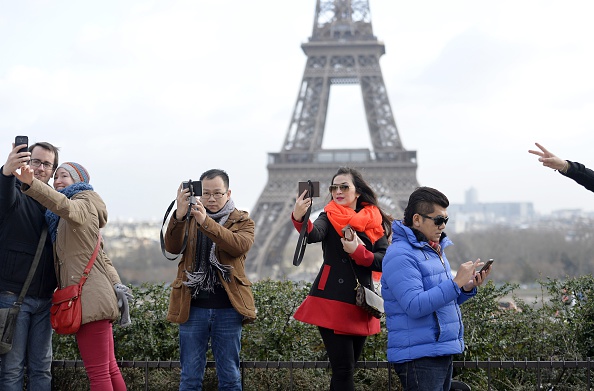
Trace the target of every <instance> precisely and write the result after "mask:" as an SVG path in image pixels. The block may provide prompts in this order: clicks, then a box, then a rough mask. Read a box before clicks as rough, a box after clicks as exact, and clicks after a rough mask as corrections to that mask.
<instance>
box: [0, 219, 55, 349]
mask: <svg viewBox="0 0 594 391" xmlns="http://www.w3.org/2000/svg"><path fill="white" fill-rule="evenodd" d="M46 237H47V227H44V228H43V231H41V237H40V238H39V243H38V244H37V251H36V252H35V258H33V263H32V264H31V268H30V269H29V274H27V279H26V280H25V283H24V284H23V288H22V289H21V293H20V294H19V297H18V299H17V301H15V302H14V304H13V305H12V307H10V308H0V355H2V354H6V353H8V352H10V350H11V349H12V337H13V336H14V329H15V327H16V320H17V316H18V315H19V312H20V311H21V305H22V304H23V300H25V295H26V294H27V291H28V290H29V285H31V280H32V279H33V275H34V274H35V270H37V265H38V264H39V258H41V253H42V252H43V246H44V244H45V238H46Z"/></svg>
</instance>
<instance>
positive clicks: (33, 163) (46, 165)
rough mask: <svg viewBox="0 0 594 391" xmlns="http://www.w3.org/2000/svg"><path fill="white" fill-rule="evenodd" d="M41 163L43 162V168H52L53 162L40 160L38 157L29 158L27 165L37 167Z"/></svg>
mask: <svg viewBox="0 0 594 391" xmlns="http://www.w3.org/2000/svg"><path fill="white" fill-rule="evenodd" d="M42 164H43V168H45V169H46V170H51V169H53V168H54V164H53V163H50V162H42V161H41V160H39V159H31V160H29V165H30V166H31V167H35V168H37V167H39V166H41V165H42Z"/></svg>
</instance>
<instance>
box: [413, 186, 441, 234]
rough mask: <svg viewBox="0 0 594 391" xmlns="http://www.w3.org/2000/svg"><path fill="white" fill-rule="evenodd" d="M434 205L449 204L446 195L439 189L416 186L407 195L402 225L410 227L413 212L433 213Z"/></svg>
mask: <svg viewBox="0 0 594 391" xmlns="http://www.w3.org/2000/svg"><path fill="white" fill-rule="evenodd" d="M434 205H439V206H441V207H442V208H447V207H448V206H450V201H449V200H448V197H446V196H445V194H443V193H442V192H440V191H439V190H436V189H433V188H431V187H425V186H423V187H418V188H416V189H415V191H413V192H412V194H411V195H410V197H408V205H406V209H404V225H406V226H407V227H412V218H413V216H414V215H415V214H424V215H428V214H431V213H433V210H434V209H435V207H434Z"/></svg>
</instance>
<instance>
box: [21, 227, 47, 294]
mask: <svg viewBox="0 0 594 391" xmlns="http://www.w3.org/2000/svg"><path fill="white" fill-rule="evenodd" d="M46 238H47V225H45V226H44V227H43V230H42V231H41V237H40V238H39V243H37V251H35V258H33V263H32V264H31V268H30V269H29V274H27V279H26V280H25V283H24V284H23V288H22V289H21V294H20V295H19V298H18V299H17V301H16V302H15V304H16V305H18V306H20V305H21V304H22V303H23V300H25V295H26V294H27V291H28V290H29V285H31V281H32V280H33V276H34V275H35V270H37V265H39V258H41V253H42V252H43V247H44V246H45V239H46Z"/></svg>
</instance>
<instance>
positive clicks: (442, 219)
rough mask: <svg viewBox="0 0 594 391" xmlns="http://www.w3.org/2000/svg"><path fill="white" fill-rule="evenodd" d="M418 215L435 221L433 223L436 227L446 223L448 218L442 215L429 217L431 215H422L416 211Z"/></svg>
mask: <svg viewBox="0 0 594 391" xmlns="http://www.w3.org/2000/svg"><path fill="white" fill-rule="evenodd" d="M418 215H419V216H422V217H424V218H426V219H431V220H433V222H434V223H435V225H437V226H438V227H439V226H440V225H442V224H447V223H448V220H449V219H450V218H449V217H443V216H435V217H431V216H427V215H424V214H422V213H418Z"/></svg>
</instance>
